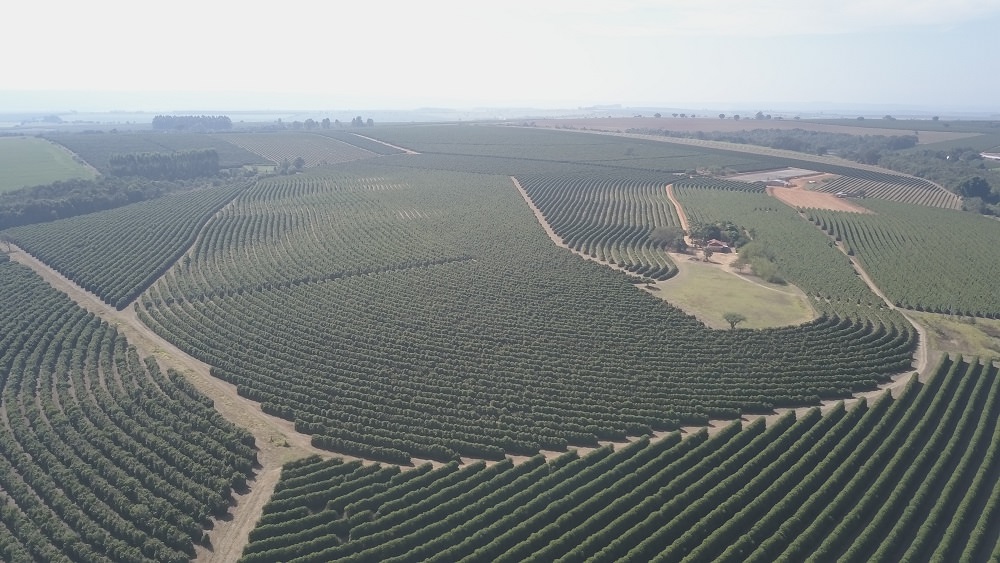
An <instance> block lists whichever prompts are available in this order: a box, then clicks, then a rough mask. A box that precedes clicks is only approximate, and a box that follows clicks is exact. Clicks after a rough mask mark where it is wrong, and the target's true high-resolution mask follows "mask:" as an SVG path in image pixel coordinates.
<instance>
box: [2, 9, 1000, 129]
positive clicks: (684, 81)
mask: <svg viewBox="0 0 1000 563" xmlns="http://www.w3.org/2000/svg"><path fill="white" fill-rule="evenodd" d="M3 20H4V25H3V28H2V32H0V49H2V52H3V53H4V54H5V55H4V65H3V67H4V68H3V69H2V73H0V91H11V90H14V91H24V92H25V95H24V97H23V99H18V98H17V96H16V95H15V96H14V97H13V98H14V102H11V101H10V100H11V96H10V95H9V94H8V95H7V96H5V97H4V98H3V99H4V100H7V101H6V102H5V103H7V105H10V106H13V105H17V103H18V102H23V104H24V107H20V108H17V107H0V111H2V110H12V109H40V108H31V107H30V106H31V105H32V104H35V105H37V104H40V103H47V102H46V101H45V100H46V98H44V97H41V96H37V95H34V94H29V93H28V92H27V91H38V90H56V91H73V92H81V91H83V92H86V91H125V92H141V93H142V94H139V93H137V94H130V95H129V96H127V97H125V98H124V99H126V100H128V101H122V97H118V98H117V99H115V100H114V101H108V102H101V101H100V98H99V97H95V96H93V95H90V96H88V95H83V94H74V96H76V100H77V104H76V106H75V107H76V109H87V110H95V109H123V110H124V109H145V110H157V109H180V106H178V105H177V104H180V105H188V106H190V107H203V108H205V107H212V106H219V107H221V105H220V104H224V105H225V106H226V108H227V109H260V108H262V107H277V106H281V105H282V103H280V101H281V100H283V99H284V100H286V101H287V103H285V104H284V107H288V108H293V107H295V106H303V105H305V106H308V107H311V108H321V107H328V108H335V107H355V108H370V109H375V108H413V107H419V106H453V107H472V106H481V105H502V106H511V105H533V106H538V107H555V106H563V107H575V106H581V105H592V104H610V103H621V104H625V105H659V106H667V107H670V106H673V107H680V106H684V105H691V106H692V107H715V106H721V107H725V106H726V105H727V104H735V103H753V104H759V105H761V106H762V107H765V109H766V108H767V107H776V106H780V104H781V103H783V102H784V103H789V102H829V103H831V104H886V105H908V106H920V107H926V108H930V109H934V108H942V109H945V108H957V109H962V108H970V109H972V108H974V109H987V110H991V111H1000V62H998V60H997V58H998V55H1000V0H948V1H947V2H944V1H942V0H934V1H930V0H659V1H655V0H649V1H644V0H504V1H502V2H490V3H480V2H474V1H469V0H461V1H444V0H425V1H421V2H416V1H411V0H399V1H396V0H383V1H379V0H368V1H364V2H357V1H328V2H320V1H315V2H313V1H305V0H285V1H281V2H261V1H256V0H243V1H238V2H236V1H230V0H197V1H195V0H172V1H170V2H157V3H152V2H135V1H134V0H91V1H86V2H82V1H79V0H33V1H30V2H29V1H21V2H9V3H8V5H6V6H5V7H4V17H3ZM155 91H167V92H168V93H169V92H173V94H167V95H163V94H158V95H156V94H151V93H150V92H155ZM190 92H198V93H200V94H197V95H192V94H190ZM292 93H294V94H297V95H295V96H289V97H287V98H285V97H284V95H285V94H292ZM185 100H190V101H185ZM101 103H104V104H112V105H113V107H98V106H100V105H101ZM67 109H69V108H68V107H67Z"/></svg>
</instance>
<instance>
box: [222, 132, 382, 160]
mask: <svg viewBox="0 0 1000 563" xmlns="http://www.w3.org/2000/svg"><path fill="white" fill-rule="evenodd" d="M223 138H225V139H226V140H227V141H229V142H232V143H234V144H236V145H239V146H241V147H243V148H245V149H247V150H248V151H251V152H254V153H256V154H259V155H260V156H262V157H264V158H266V159H268V160H270V161H271V162H273V163H275V164H280V163H282V162H285V161H287V162H289V163H292V162H294V161H295V159H297V158H301V159H303V160H304V161H305V166H321V165H324V164H336V163H339V162H349V161H352V160H361V159H365V158H372V157H374V156H376V154H375V153H373V152H371V151H368V150H365V149H363V148H360V147H357V146H354V145H351V144H348V143H345V142H343V141H338V140H337V139H334V138H332V137H326V136H323V135H318V134H314V133H284V132H281V133H230V134H226V135H225V136H224V137H223Z"/></svg>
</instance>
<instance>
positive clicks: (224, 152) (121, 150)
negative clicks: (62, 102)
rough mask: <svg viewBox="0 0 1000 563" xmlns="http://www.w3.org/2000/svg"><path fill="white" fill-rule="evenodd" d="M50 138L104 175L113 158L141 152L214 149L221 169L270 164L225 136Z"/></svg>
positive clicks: (165, 134)
mask: <svg viewBox="0 0 1000 563" xmlns="http://www.w3.org/2000/svg"><path fill="white" fill-rule="evenodd" d="M49 138H50V139H51V140H52V141H54V142H56V143H59V144H60V145H63V146H65V147H67V148H68V149H69V150H71V151H73V152H74V153H76V154H78V155H79V156H80V158H82V159H84V160H86V161H87V162H88V163H90V164H91V165H92V166H93V167H94V168H97V169H98V170H100V171H101V172H104V173H108V171H109V170H110V166H109V164H108V161H109V159H110V158H111V156H112V155H115V154H126V153H142V152H159V153H162V152H168V153H169V152H179V151H189V150H201V149H213V150H215V152H216V153H218V155H219V166H220V167H221V168H236V167H239V166H243V165H250V164H268V162H267V160H266V159H263V158H262V157H260V156H258V155H256V154H254V153H252V152H250V151H248V150H246V149H243V148H241V147H238V146H236V145H234V144H232V143H229V142H227V141H226V140H225V137H220V136H214V135H205V134H199V133H172V132H162V133H76V134H62V135H51V136H50V137H49Z"/></svg>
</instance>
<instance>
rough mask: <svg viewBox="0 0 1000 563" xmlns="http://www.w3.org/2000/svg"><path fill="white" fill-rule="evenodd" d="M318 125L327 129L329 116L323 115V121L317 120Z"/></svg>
mask: <svg viewBox="0 0 1000 563" xmlns="http://www.w3.org/2000/svg"><path fill="white" fill-rule="evenodd" d="M319 126H320V127H321V128H323V129H329V128H330V118H329V117H324V118H323V121H320V122H319Z"/></svg>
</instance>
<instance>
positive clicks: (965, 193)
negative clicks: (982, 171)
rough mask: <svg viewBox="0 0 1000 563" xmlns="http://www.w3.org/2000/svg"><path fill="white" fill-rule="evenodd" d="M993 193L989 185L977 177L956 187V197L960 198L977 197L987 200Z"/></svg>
mask: <svg viewBox="0 0 1000 563" xmlns="http://www.w3.org/2000/svg"><path fill="white" fill-rule="evenodd" d="M992 193H993V188H992V187H991V186H990V183H989V182H987V181H986V180H984V179H983V178H981V177H979V176H973V177H972V178H969V179H968V180H965V181H963V182H962V183H961V184H959V185H958V195H960V196H962V197H979V198H983V199H984V200H989V199H990V196H991V195H992Z"/></svg>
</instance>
